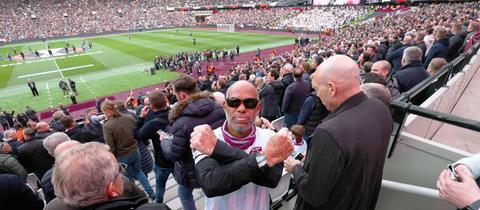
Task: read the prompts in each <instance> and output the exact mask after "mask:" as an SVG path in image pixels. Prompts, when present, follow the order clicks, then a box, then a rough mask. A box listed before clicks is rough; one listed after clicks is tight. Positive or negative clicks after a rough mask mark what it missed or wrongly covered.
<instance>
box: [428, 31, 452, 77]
mask: <svg viewBox="0 0 480 210" xmlns="http://www.w3.org/2000/svg"><path fill="white" fill-rule="evenodd" d="M448 44H449V41H448V38H445V39H440V40H438V41H436V42H434V43H433V45H432V47H431V48H430V51H428V54H427V55H426V56H425V61H424V62H423V68H424V69H427V68H428V65H429V64H430V62H432V59H434V58H445V59H447V56H448Z"/></svg>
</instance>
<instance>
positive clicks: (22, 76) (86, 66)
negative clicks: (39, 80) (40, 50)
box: [17, 64, 95, 79]
mask: <svg viewBox="0 0 480 210" xmlns="http://www.w3.org/2000/svg"><path fill="white" fill-rule="evenodd" d="M92 66H95V65H93V64H88V65H83V66H74V67H70V68H64V69H59V70H52V71H44V72H39V73H35V74H25V75H20V76H18V77H17V78H19V79H21V78H26V77H33V76H38V75H44V74H51V73H56V72H58V71H60V72H62V71H70V70H75V69H83V68H88V67H92ZM57 67H58V66H57ZM62 78H63V74H62Z"/></svg>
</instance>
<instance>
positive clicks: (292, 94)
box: [282, 79, 311, 115]
mask: <svg viewBox="0 0 480 210" xmlns="http://www.w3.org/2000/svg"><path fill="white" fill-rule="evenodd" d="M310 89H311V87H310V85H309V84H308V82H307V81H305V80H303V79H299V80H297V81H295V82H294V83H292V84H291V85H290V86H288V87H287V89H286V90H285V94H284V96H283V104H282V112H284V113H287V114H290V115H298V114H299V113H300V110H301V108H302V105H303V102H305V98H307V95H308V94H309V93H310Z"/></svg>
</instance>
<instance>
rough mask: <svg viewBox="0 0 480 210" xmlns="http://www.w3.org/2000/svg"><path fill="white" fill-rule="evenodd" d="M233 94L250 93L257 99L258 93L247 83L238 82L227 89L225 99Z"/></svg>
mask: <svg viewBox="0 0 480 210" xmlns="http://www.w3.org/2000/svg"><path fill="white" fill-rule="evenodd" d="M234 92H237V93H238V92H250V93H255V95H256V98H258V92H257V88H256V87H255V86H254V85H253V84H252V83H251V82H249V81H246V80H239V81H237V82H235V83H233V84H232V85H231V86H230V87H229V88H228V89H227V96H226V97H227V98H228V97H230V96H232V93H234Z"/></svg>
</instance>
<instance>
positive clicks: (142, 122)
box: [133, 109, 173, 168]
mask: <svg viewBox="0 0 480 210" xmlns="http://www.w3.org/2000/svg"><path fill="white" fill-rule="evenodd" d="M169 111H170V109H165V110H160V111H157V112H152V113H153V114H154V115H155V118H152V119H150V120H147V119H144V118H139V119H138V120H137V123H136V125H135V130H134V131H133V134H134V137H135V139H137V140H147V139H152V144H153V149H154V157H155V163H156V164H157V165H158V166H160V167H162V168H173V162H172V161H170V160H168V159H166V158H165V155H164V154H163V151H162V147H161V144H160V136H159V135H158V133H157V131H158V130H160V129H161V130H165V128H166V127H167V126H168V125H169V121H168V112H169Z"/></svg>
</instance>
